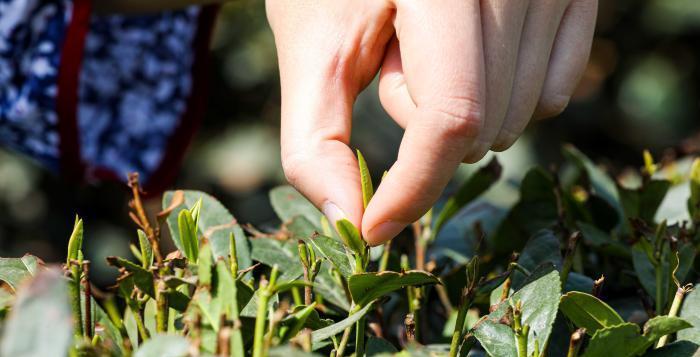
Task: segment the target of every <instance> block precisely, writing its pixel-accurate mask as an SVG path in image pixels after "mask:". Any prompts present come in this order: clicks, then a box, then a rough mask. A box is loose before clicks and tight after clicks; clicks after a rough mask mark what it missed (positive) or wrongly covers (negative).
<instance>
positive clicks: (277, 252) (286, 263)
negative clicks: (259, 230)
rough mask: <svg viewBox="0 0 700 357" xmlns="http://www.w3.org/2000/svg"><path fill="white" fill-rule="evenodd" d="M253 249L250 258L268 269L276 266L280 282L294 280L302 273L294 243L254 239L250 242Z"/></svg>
mask: <svg viewBox="0 0 700 357" xmlns="http://www.w3.org/2000/svg"><path fill="white" fill-rule="evenodd" d="M250 243H251V246H252V248H253V253H252V258H253V260H256V261H258V262H260V263H263V264H265V265H267V266H269V267H272V266H274V265H275V264H277V266H278V268H279V270H280V272H281V273H282V274H281V275H280V277H279V280H280V281H290V280H295V279H296V278H298V277H299V276H301V275H302V274H303V273H304V269H303V267H302V265H301V262H300V261H299V256H298V254H299V253H298V252H297V244H296V242H294V241H290V240H287V241H278V240H275V239H271V238H256V239H251V240H250Z"/></svg>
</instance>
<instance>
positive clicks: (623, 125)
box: [0, 0, 700, 284]
mask: <svg viewBox="0 0 700 357" xmlns="http://www.w3.org/2000/svg"><path fill="white" fill-rule="evenodd" d="M212 52H213V58H212V60H213V61H212V66H210V71H211V72H210V77H211V79H210V88H209V93H210V96H209V109H208V113H207V115H206V118H205V119H204V122H203V125H202V127H201V129H200V131H199V132H198V133H197V135H196V137H195V140H194V142H193V144H192V146H191V147H190V150H189V152H188V154H187V156H186V157H185V161H184V164H183V167H182V169H181V172H180V175H179V177H178V179H177V182H175V183H174V185H173V187H176V188H186V189H198V190H203V191H206V192H209V193H211V194H213V195H214V196H215V197H217V198H219V199H220V200H221V201H222V202H223V203H224V204H225V205H226V206H227V207H228V208H229V209H230V210H231V211H232V212H233V213H234V215H235V216H236V217H237V219H238V220H239V221H241V222H250V223H252V224H254V225H256V226H258V227H261V228H262V229H265V228H270V227H274V225H275V224H277V221H276V218H275V215H274V213H273V212H272V210H271V207H270V205H269V203H268V197H267V192H268V190H269V189H270V188H272V187H274V186H276V185H279V184H282V183H284V175H283V174H282V172H281V166H280V162H279V142H278V135H279V133H278V130H279V129H278V126H279V99H280V98H279V77H278V73H277V69H276V66H277V60H276V57H275V49H274V43H273V38H272V34H271V32H270V30H269V29H268V27H267V22H266V19H265V13H264V2H262V1H253V0H238V1H235V2H233V3H231V4H228V5H226V6H224V7H223V9H222V11H221V12H220V15H219V18H218V24H217V26H216V30H215V34H214V38H213V41H212ZM699 65H700V2H699V1H698V0H643V1H642V0H615V1H610V0H607V1H606V0H602V1H600V10H599V17H598V26H597V34H596V38H595V42H594V44H593V50H592V54H591V59H590V63H589V66H588V69H587V70H586V73H585V75H584V77H583V79H582V81H581V83H580V85H579V88H578V89H577V91H576V94H575V96H574V97H573V99H572V102H571V105H570V106H569V108H568V109H567V110H566V111H565V112H564V113H563V114H562V115H560V116H559V117H558V118H556V119H553V120H549V121H542V122H537V123H533V124H532V125H531V127H530V128H529V129H528V131H527V133H526V135H525V136H523V137H522V138H521V139H520V140H519V141H518V143H517V144H516V145H515V146H514V147H513V148H511V149H510V150H508V151H506V152H504V153H501V154H499V159H500V160H501V162H502V164H503V166H504V168H505V173H504V175H505V176H506V179H505V180H503V182H502V188H501V189H500V192H501V193H500V195H499V199H500V200H501V201H502V202H503V204H508V203H509V202H512V201H513V200H515V199H517V194H516V192H517V191H515V189H514V185H515V183H517V181H518V179H519V178H520V177H521V176H522V175H523V174H524V173H525V172H526V170H527V168H528V167H530V166H532V165H537V164H542V165H550V164H552V163H556V162H558V161H560V160H561V145H562V144H563V143H565V142H570V143H573V144H574V145H576V146H577V147H578V148H579V149H581V150H582V151H583V152H584V153H586V154H588V155H589V156H591V157H592V158H593V159H594V160H595V161H596V162H599V163H601V164H602V165H604V166H606V167H607V168H608V169H609V170H610V171H611V172H614V173H620V172H623V171H624V169H625V168H626V167H638V166H641V165H642V159H641V157H642V156H641V152H642V150H643V149H649V150H650V151H651V152H652V153H653V154H654V155H655V157H657V158H661V157H667V158H672V157H674V156H683V155H688V154H692V153H697V152H699V151H700V96H699V95H698V94H699V93H698V92H699V91H700V68H698V67H699ZM376 91H377V89H376V83H374V84H372V85H371V86H370V87H369V88H368V89H367V90H366V91H365V92H364V93H363V94H362V95H361V96H360V98H359V100H358V102H357V105H356V107H355V119H354V120H355V123H354V128H353V138H352V145H353V146H354V147H356V148H359V149H360V150H362V152H363V154H364V155H365V157H366V158H367V161H368V163H369V166H370V169H371V170H372V171H373V174H374V175H373V176H374V177H379V175H380V174H381V172H382V171H383V170H385V169H387V168H388V167H389V166H390V165H391V163H392V162H393V160H394V159H395V156H396V151H397V148H398V145H399V142H400V140H401V136H402V131H401V129H400V128H399V127H398V126H397V125H396V124H395V123H394V122H393V121H391V119H389V118H388V116H387V115H386V113H385V112H384V111H383V109H382V108H381V106H380V104H379V100H378V98H377V94H376ZM487 159H488V158H487ZM478 165H479V164H477V165H476V166H467V165H463V166H464V167H463V168H462V169H460V175H463V174H465V173H467V172H468V171H470V170H471V169H472V168H473V167H477V166H478ZM458 176H459V175H458ZM458 179H459V178H457V180H458ZM128 198H129V197H128V191H127V190H126V188H125V187H122V186H120V185H118V184H107V185H103V186H99V187H84V186H81V187H76V186H74V185H70V184H66V183H65V182H62V180H61V179H60V178H59V177H56V176H55V175H52V174H50V173H48V172H46V171H44V170H43V169H41V168H40V167H38V166H37V165H35V164H34V163H32V162H30V161H28V160H26V159H25V158H23V157H20V156H18V155H16V154H14V153H11V152H7V151H2V149H0V256H21V255H22V254H24V253H26V252H31V253H32V254H35V255H37V256H39V257H41V258H43V259H44V260H46V261H49V262H58V261H61V260H62V259H64V254H65V252H64V251H65V245H66V241H67V239H68V236H69V234H70V230H71V227H72V223H73V217H74V215H75V214H76V213H78V214H80V215H81V216H82V217H83V218H84V219H85V230H86V238H85V245H86V254H87V255H88V258H89V259H91V260H92V261H93V262H95V263H96V264H94V265H93V266H94V268H93V271H94V272H95V273H94V275H93V276H94V277H95V280H96V283H98V284H108V283H109V282H110V281H112V279H113V277H114V275H113V274H114V273H115V271H113V270H112V269H111V268H107V267H106V266H104V264H103V262H104V257H105V256H107V255H124V256H129V254H130V253H129V249H128V242H132V241H134V239H136V234H135V226H134V225H133V223H131V222H130V220H129V219H128V216H127V202H128ZM151 204H152V205H155V206H158V205H159V203H158V202H153V203H151Z"/></svg>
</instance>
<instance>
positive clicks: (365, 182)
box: [357, 150, 374, 208]
mask: <svg viewBox="0 0 700 357" xmlns="http://www.w3.org/2000/svg"><path fill="white" fill-rule="evenodd" d="M357 163H358V165H359V166H360V184H361V185H362V203H363V204H364V206H365V208H367V205H368V204H369V200H371V199H372V196H374V188H373V187H372V177H371V176H370V175H369V168H367V162H366V161H365V157H364V156H362V153H361V152H360V150H357Z"/></svg>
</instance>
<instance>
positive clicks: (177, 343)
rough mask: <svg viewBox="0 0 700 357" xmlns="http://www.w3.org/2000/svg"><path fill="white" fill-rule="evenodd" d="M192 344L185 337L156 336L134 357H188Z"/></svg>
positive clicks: (137, 351)
mask: <svg viewBox="0 0 700 357" xmlns="http://www.w3.org/2000/svg"><path fill="white" fill-rule="evenodd" d="M189 348H190V343H189V342H188V341H187V339H186V338H185V337H183V336H178V335H156V336H153V337H151V338H150V339H149V340H148V341H146V342H145V343H144V344H143V345H142V346H141V348H139V349H138V350H136V352H135V353H134V357H186V356H189Z"/></svg>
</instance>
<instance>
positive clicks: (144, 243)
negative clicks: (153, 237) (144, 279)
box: [136, 229, 153, 269]
mask: <svg viewBox="0 0 700 357" xmlns="http://www.w3.org/2000/svg"><path fill="white" fill-rule="evenodd" d="M136 232H137V233H138V236H139V248H140V249H141V251H140V254H141V263H142V266H143V268H144V269H148V268H149V267H150V266H151V265H153V247H151V242H150V241H149V240H148V237H147V236H146V233H144V232H143V231H142V230H140V229H139V230H137V231H136Z"/></svg>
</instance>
